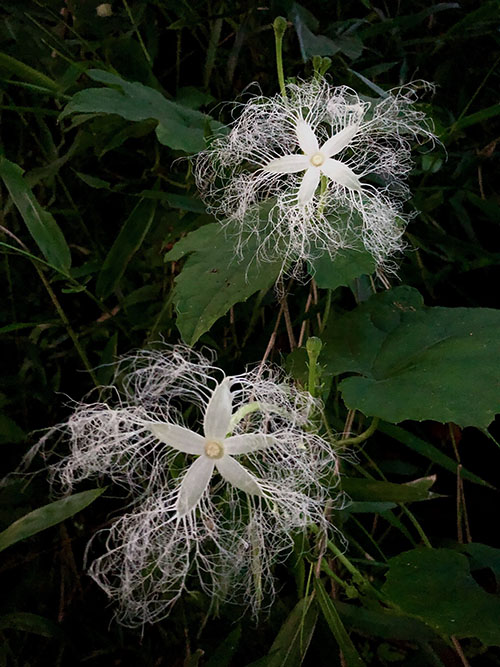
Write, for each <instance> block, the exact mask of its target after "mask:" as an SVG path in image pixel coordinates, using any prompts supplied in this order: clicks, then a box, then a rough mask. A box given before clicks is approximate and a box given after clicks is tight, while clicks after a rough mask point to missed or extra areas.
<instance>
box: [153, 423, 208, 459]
mask: <svg viewBox="0 0 500 667" xmlns="http://www.w3.org/2000/svg"><path fill="white" fill-rule="evenodd" d="M148 428H149V430H150V431H151V433H152V434H153V435H154V436H156V437H157V438H158V440H160V441H161V442H164V443H165V444H166V445H169V446H170V447H173V448H174V449H178V450H179V451H180V452H184V453H185V454H203V452H204V451H205V450H204V445H205V438H202V436H201V435H198V433H194V432H193V431H190V430H189V429H188V428H184V427H183V426H177V424H156V423H155V422H151V423H149V424H148Z"/></svg>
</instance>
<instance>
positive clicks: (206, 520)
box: [53, 347, 336, 626]
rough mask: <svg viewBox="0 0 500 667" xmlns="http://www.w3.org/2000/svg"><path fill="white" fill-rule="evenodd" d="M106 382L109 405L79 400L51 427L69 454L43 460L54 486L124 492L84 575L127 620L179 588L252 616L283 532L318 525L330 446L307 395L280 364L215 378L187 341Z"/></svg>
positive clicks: (287, 543)
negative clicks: (94, 483)
mask: <svg viewBox="0 0 500 667" xmlns="http://www.w3.org/2000/svg"><path fill="white" fill-rule="evenodd" d="M130 365H131V367H130ZM217 377H218V378H219V380H217ZM115 385H116V386H117V387H118V386H120V389H119V390H118V389H116V388H115V389H113V392H112V397H113V400H114V402H115V405H114V407H110V406H108V405H107V404H106V403H95V404H91V405H87V404H81V405H80V406H79V407H78V408H77V409H76V411H75V412H74V414H73V415H72V416H71V417H70V419H69V420H68V422H67V423H66V424H63V425H62V426H61V427H59V430H61V429H62V430H63V431H64V432H66V433H67V436H68V440H69V446H70V453H69V455H68V456H67V457H66V458H64V459H63V460H62V461H60V462H59V463H58V464H56V466H55V467H54V469H53V474H54V476H55V478H56V479H58V480H61V481H62V482H63V484H64V486H65V488H66V489H72V488H73V486H74V485H75V483H76V482H77V481H79V480H81V479H84V478H88V477H96V476H97V477H102V478H103V479H111V480H113V481H115V482H116V483H118V484H121V485H123V486H125V487H126V489H127V491H128V492H129V494H128V495H129V498H130V500H129V504H128V506H127V512H126V513H125V514H124V515H123V516H121V517H120V518H119V519H118V520H116V521H115V522H114V523H113V524H112V525H111V527H110V528H109V529H106V530H105V531H101V533H98V534H97V536H96V538H94V540H93V543H92V545H91V547H89V552H90V551H92V552H93V551H94V550H96V549H98V548H99V546H98V544H97V543H98V542H100V541H101V540H100V539H99V536H100V535H103V534H104V537H105V540H104V543H105V548H106V551H105V553H104V554H103V555H102V556H100V557H98V558H97V560H95V561H94V562H93V563H92V564H91V566H90V573H91V575H92V576H93V578H94V579H95V580H96V582H97V583H98V584H99V585H100V586H101V587H102V588H103V589H104V590H105V591H106V593H107V594H108V595H109V596H110V598H112V599H115V600H117V601H118V603H119V611H118V617H119V619H120V620H121V622H123V623H124V624H127V625H132V626H133V625H141V624H144V623H151V622H154V621H157V620H159V619H161V618H163V617H165V616H166V615H167V614H168V612H169V610H170V608H171V606H172V604H173V603H174V602H175V600H176V599H177V598H178V597H179V596H180V595H181V594H182V592H183V591H185V590H187V589H188V587H189V588H190V589H191V590H193V589H195V588H200V587H201V589H202V590H203V591H205V592H206V593H207V594H208V595H209V596H211V598H212V602H213V603H219V602H223V601H236V602H240V603H241V602H243V603H245V604H246V605H248V606H250V607H251V609H252V611H253V612H254V613H256V612H257V611H258V610H259V608H261V607H262V605H264V604H267V603H269V602H271V601H272V597H273V593H274V586H275V580H274V577H273V573H272V568H273V565H274V564H275V563H277V562H279V561H280V560H283V559H284V558H286V557H287V555H288V554H289V553H290V551H291V549H292V548H293V539H294V535H297V533H301V532H303V531H304V530H305V529H306V528H307V527H308V526H309V525H311V524H312V523H314V524H316V525H317V526H318V527H319V528H320V531H321V532H324V531H326V530H327V528H328V521H327V519H326V517H325V504H326V503H327V501H330V502H331V500H332V492H333V486H334V485H335V483H334V481H335V480H336V477H335V472H334V470H335V465H334V464H335V456H334V454H333V453H332V450H331V448H330V446H329V445H328V444H327V443H326V442H325V441H323V440H322V439H321V438H320V437H318V436H317V435H316V434H315V433H314V429H313V428H312V424H311V422H310V416H311V410H312V409H313V408H314V407H315V402H314V400H313V399H312V398H311V396H310V395H309V394H306V393H303V392H299V391H298V390H297V389H295V388H294V387H293V385H292V384H291V383H289V382H287V381H286V380H285V379H284V378H283V377H282V376H281V375H280V374H279V372H278V371H275V370H272V369H270V368H265V369H261V370H260V371H258V370H255V371H251V372H248V373H244V374H242V375H237V376H229V377H224V376H223V374H222V372H221V371H220V370H218V369H216V368H215V367H214V366H213V365H212V361H211V359H207V358H206V356H202V355H201V354H197V353H195V352H193V351H191V350H189V349H188V348H185V347H173V348H166V349H165V350H163V351H160V352H154V351H143V352H140V353H138V354H137V355H136V356H135V357H133V358H129V359H126V360H124V361H123V362H122V363H121V364H120V366H119V369H118V373H117V377H116V382H115ZM183 413H185V414H186V420H187V419H189V427H188V426H187V424H186V421H185V420H184V419H183V416H182V415H183Z"/></svg>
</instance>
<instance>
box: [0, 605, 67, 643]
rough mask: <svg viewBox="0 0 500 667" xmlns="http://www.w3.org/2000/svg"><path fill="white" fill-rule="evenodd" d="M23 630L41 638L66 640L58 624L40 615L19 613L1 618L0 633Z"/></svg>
mask: <svg viewBox="0 0 500 667" xmlns="http://www.w3.org/2000/svg"><path fill="white" fill-rule="evenodd" d="M3 630H21V631H22V632H30V633H31V634H33V635H40V636H41V637H58V638H59V639H62V640H64V633H63V632H62V630H61V628H60V627H59V625H57V623H54V621H51V620H50V619H48V618H44V617H43V616H39V615H38V614H30V613H29V612H24V611H17V612H12V613H11V614H4V615H3V616H0V631H3Z"/></svg>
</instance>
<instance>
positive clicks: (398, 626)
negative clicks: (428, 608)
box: [332, 600, 436, 642]
mask: <svg viewBox="0 0 500 667" xmlns="http://www.w3.org/2000/svg"><path fill="white" fill-rule="evenodd" d="M332 603H333V604H334V605H335V607H336V609H337V611H338V613H339V615H340V618H341V619H342V621H343V623H344V624H345V625H347V626H348V627H349V628H352V629H353V630H354V631H356V632H360V633H362V634H364V635H367V636H369V637H370V636H371V637H373V636H375V637H382V638H383V639H396V640H398V641H413V642H416V641H418V642H422V641H429V640H431V639H435V638H436V634H435V633H434V631H433V630H431V629H430V628H429V627H428V626H427V625H425V623H423V622H422V621H420V620H418V619H416V618H412V617H410V616H406V615H404V614H401V613H398V612H395V611H393V610H392V609H391V610H390V609H382V607H379V608H378V609H364V608H363V607H356V606H354V605H353V604H347V603H346V602H339V601H338V600H332Z"/></svg>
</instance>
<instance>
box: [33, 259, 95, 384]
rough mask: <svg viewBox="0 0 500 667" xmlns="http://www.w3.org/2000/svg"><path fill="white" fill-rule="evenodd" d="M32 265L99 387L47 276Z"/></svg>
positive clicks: (93, 380) (84, 363)
mask: <svg viewBox="0 0 500 667" xmlns="http://www.w3.org/2000/svg"><path fill="white" fill-rule="evenodd" d="M33 266H34V267H35V270H36V272H37V273H38V275H39V277H40V280H41V281H42V283H43V285H44V287H45V289H46V290H47V292H48V294H49V296H50V298H51V301H52V303H53V304H54V306H55V309H56V310H57V314H58V315H59V317H60V318H61V321H62V323H63V324H64V326H65V327H66V331H67V332H68V334H69V337H70V338H71V340H72V341H73V345H74V346H75V349H76V351H77V352H78V354H79V355H80V359H81V360H82V361H83V365H84V366H85V368H86V369H87V371H88V372H89V375H90V377H91V378H92V382H93V383H94V384H95V386H96V387H99V380H98V379H97V376H96V374H95V373H94V369H93V368H92V366H91V365H90V362H89V360H88V358H87V355H86V354H85V351H84V349H83V347H82V346H81V345H80V341H79V340H78V336H77V335H76V333H75V332H74V330H73V327H72V326H71V323H70V321H69V320H68V318H67V316H66V313H65V312H64V310H63V308H62V306H61V304H60V303H59V301H58V299H57V296H56V294H55V292H54V290H53V289H52V287H51V286H50V285H49V282H48V280H47V278H46V277H45V276H44V275H43V271H42V270H41V269H40V268H39V267H38V266H37V265H36V264H33Z"/></svg>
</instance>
